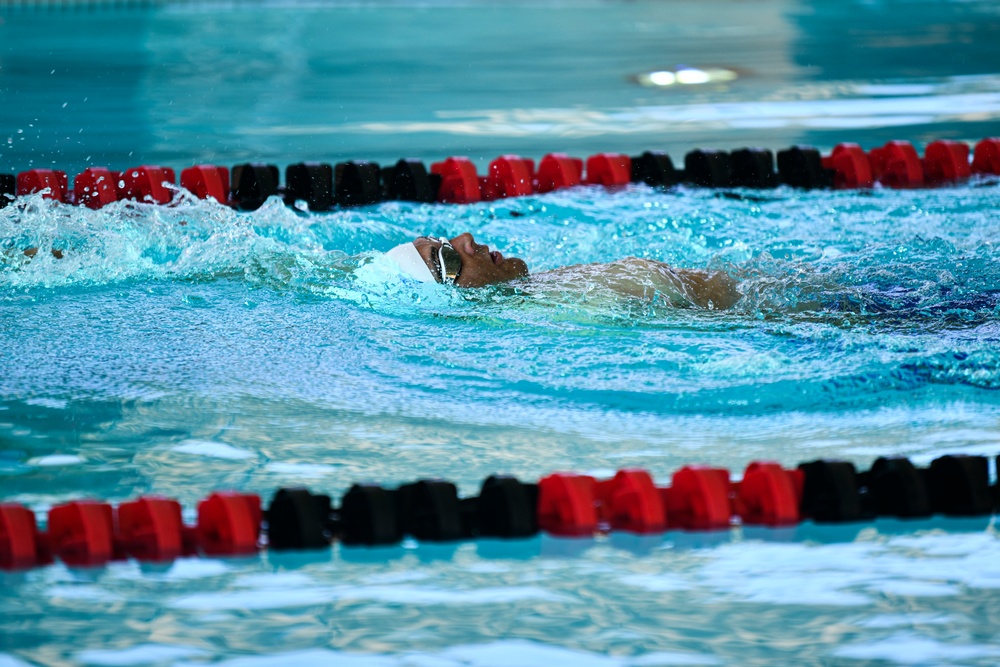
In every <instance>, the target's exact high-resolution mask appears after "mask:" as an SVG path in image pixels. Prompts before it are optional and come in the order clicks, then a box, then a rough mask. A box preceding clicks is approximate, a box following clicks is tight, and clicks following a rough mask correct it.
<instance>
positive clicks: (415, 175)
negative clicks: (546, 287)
mask: <svg viewBox="0 0 1000 667" xmlns="http://www.w3.org/2000/svg"><path fill="white" fill-rule="evenodd" d="M971 158H972V159H971V162H970V150H969V145H968V144H966V143H963V142H959V141H949V140H939V141H933V142H931V143H929V144H927V147H926V149H925V151H924V156H923V157H922V158H921V157H920V156H919V155H918V153H917V150H916V148H914V147H913V145H912V144H911V143H909V142H907V141H890V142H889V143H887V144H886V145H885V146H881V147H878V148H873V149H871V150H870V151H867V152H866V151H865V150H864V149H863V148H861V146H859V145H858V144H854V143H842V144H838V145H837V146H835V147H834V149H833V151H832V152H831V153H830V155H827V156H823V155H821V154H820V152H819V151H818V150H816V149H815V148H812V147H809V146H792V147H791V148H787V149H784V150H780V151H778V153H777V170H775V155H774V153H773V152H772V151H771V150H769V149H765V148H741V149H738V150H734V151H732V152H726V151H721V150H706V149H698V150H694V151H691V152H690V153H688V154H687V155H685V156H684V168H683V170H680V169H676V168H675V167H674V164H673V161H672V160H671V159H670V156H669V155H667V154H666V153H663V152H656V151H646V152H645V153H643V154H642V155H638V156H635V157H629V156H628V155H623V154H620V153H598V154H597V155H591V156H590V157H588V158H587V160H586V162H584V160H582V159H580V158H574V157H570V156H568V155H564V154H562V153H549V154H548V155H545V156H544V157H543V158H542V159H541V160H540V161H539V163H538V165H537V168H536V165H535V161H534V160H532V159H530V158H525V157H521V156H518V155H502V156H500V157H498V158H496V159H495V160H493V161H492V162H491V163H490V164H489V167H488V168H487V173H486V175H485V176H480V175H479V174H478V173H477V172H476V167H475V165H474V164H473V163H472V161H471V160H469V159H468V158H465V157H449V158H447V159H445V160H442V161H441V162H435V163H433V164H432V165H431V167H430V170H428V169H427V167H426V165H425V164H424V163H423V162H421V161H420V160H417V159H402V160H399V161H398V162H396V163H395V164H393V165H390V166H385V167H380V166H379V165H378V164H376V163H374V162H365V161H356V160H355V161H349V162H341V163H338V164H336V165H331V164H328V163H323V162H300V163H296V164H291V165H288V166H287V167H286V169H285V183H284V185H282V184H281V183H280V180H279V175H280V173H279V170H278V167H277V166H276V165H273V164H262V163H246V164H239V165H236V166H234V167H233V168H232V170H230V169H229V168H228V167H225V166H219V165H196V166H193V167H188V168H187V169H184V170H183V171H181V178H180V187H182V188H184V189H186V190H188V191H190V192H191V193H192V194H194V195H195V196H197V197H199V198H201V199H214V200H216V201H217V202H219V203H222V204H225V205H227V206H232V207H234V208H238V209H241V210H256V209H258V208H260V207H261V206H262V205H263V204H264V202H265V201H266V200H267V199H268V198H269V197H272V196H278V197H281V198H282V199H284V201H285V202H286V203H287V204H289V205H294V204H295V203H296V202H299V201H304V202H305V203H306V204H307V205H308V207H309V210H310V211H326V210H329V209H331V208H334V207H335V206H340V207H349V206H366V205H370V204H376V203H378V202H380V201H387V200H404V201H415V202H427V203H431V202H439V203H451V204H472V203H476V202H480V201H494V200H497V199H503V198H506V197H521V196H525V195H531V194H542V193H546V192H551V191H553V190H560V189H563V188H569V187H575V186H578V185H601V186H605V187H621V186H624V185H627V184H629V183H646V184H647V185H650V186H654V187H671V186H674V185H678V184H681V183H684V184H688V185H691V186H695V187H705V188H732V187H742V188H773V187H776V186H778V185H781V184H784V185H788V186H791V187H795V188H804V189H816V188H834V189H863V188H871V187H874V186H875V184H876V183H878V184H881V185H882V186H883V187H889V188H924V187H937V186H941V185H947V184H952V183H959V182H962V181H965V180H967V179H969V178H970V177H972V176H1000V138H987V139H983V140H982V141H980V142H979V143H977V144H976V146H975V150H974V152H973V153H972V156H971ZM176 189H177V176H176V173H175V172H174V170H173V169H171V168H169V167H161V166H156V165H142V166H138V167H130V168H128V169H126V170H124V171H121V172H119V171H114V170H111V169H108V168H106V167H88V168H87V169H84V170H83V171H82V172H80V173H79V174H77V175H76V177H75V178H74V179H73V185H72V188H71V187H70V183H69V178H68V176H67V174H66V172H64V171H58V170H54V169H31V170H28V171H23V172H21V173H19V174H17V175H16V176H15V175H14V174H0V208H2V207H4V206H6V205H8V204H10V203H11V202H12V201H15V200H16V198H17V197H22V196H25V195H30V194H35V193H39V192H41V193H43V196H44V197H45V198H48V199H54V200H56V201H59V202H63V203H67V204H76V205H80V206H87V207H88V208H91V209H99V208H101V207H103V206H106V205H108V204H110V203H112V202H116V201H121V200H137V201H142V202H147V203H153V204H161V205H162V204H169V203H170V202H171V201H173V198H174V195H175V192H176Z"/></svg>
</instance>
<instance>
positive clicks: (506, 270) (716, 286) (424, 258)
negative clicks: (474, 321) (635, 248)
mask: <svg viewBox="0 0 1000 667" xmlns="http://www.w3.org/2000/svg"><path fill="white" fill-rule="evenodd" d="M388 256H389V258H390V259H392V260H394V261H395V262H396V264H398V265H399V268H400V270H402V271H403V272H404V273H406V274H407V275H409V276H411V277H413V278H415V279H416V280H419V281H420V282H437V283H443V284H452V285H455V286H456V287H484V286H486V285H493V284H497V283H506V282H511V281H516V280H518V279H522V278H527V277H528V265H527V264H525V262H524V260H522V259H520V258H517V257H504V256H503V254H501V253H500V252H499V251H497V250H492V251H491V250H490V248H489V246H487V245H484V244H480V243H476V240H475V239H474V238H473V236H472V234H470V233H468V232H466V233H464V234H459V235H458V236H456V237H455V238H453V239H450V240H449V239H446V238H432V237H430V236H421V237H419V238H417V239H414V240H413V241H411V242H409V243H403V244H400V245H398V246H396V247H395V248H393V249H392V250H390V251H389V252H388ZM532 278H533V282H538V283H542V284H545V285H548V286H551V287H561V288H565V289H573V290H579V291H586V290H594V289H604V290H609V291H611V292H612V293H614V294H617V295H620V296H627V297H636V298H642V299H648V300H653V299H655V298H656V297H657V296H659V297H661V298H665V299H667V300H669V301H670V303H671V304H673V305H676V306H686V305H694V306H698V307H700V308H711V309H721V308H730V307H731V306H733V305H734V304H735V303H736V302H737V301H739V299H740V297H741V294H740V293H739V291H737V289H736V281H735V280H733V279H732V278H731V277H729V276H728V275H727V274H725V273H724V272H722V271H715V272H707V271H696V270H686V269H675V268H673V267H671V266H669V265H667V264H664V263H663V262H658V261H656V260H652V259H641V258H638V257H626V258H625V259H620V260H618V261H615V262H611V263H609V264H577V265H573V266H564V267H560V268H558V269H553V270H551V271H544V272H542V273H539V274H535V275H534V276H532Z"/></svg>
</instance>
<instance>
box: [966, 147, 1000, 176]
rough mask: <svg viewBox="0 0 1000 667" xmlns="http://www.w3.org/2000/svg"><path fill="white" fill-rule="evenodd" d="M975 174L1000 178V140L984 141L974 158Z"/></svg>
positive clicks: (973, 168)
mask: <svg viewBox="0 0 1000 667" xmlns="http://www.w3.org/2000/svg"><path fill="white" fill-rule="evenodd" d="M972 173H973V174H991V175H993V176H1000V139H998V138H991V139H983V140H982V141H980V142H979V143H978V144H976V151H975V153H974V154H973V157H972Z"/></svg>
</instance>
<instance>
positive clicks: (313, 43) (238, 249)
mask: <svg viewBox="0 0 1000 667" xmlns="http://www.w3.org/2000/svg"><path fill="white" fill-rule="evenodd" d="M859 17H860V18H859ZM0 18H2V23H0V99H2V100H3V102H4V103H3V104H0V120H2V123H0V127H3V128H5V131H6V128H11V129H10V130H9V132H10V141H8V142H7V143H6V145H4V143H3V142H2V141H0V171H19V170H22V169H26V168H28V167H31V166H58V167H61V168H65V169H66V170H67V171H69V172H71V174H72V173H74V170H79V169H82V168H84V167H85V166H87V165H103V164H107V165H109V166H112V167H119V168H120V167H126V166H130V165H133V164H140V163H156V162H158V163H164V164H167V165H169V166H173V167H175V168H178V169H179V168H182V167H184V166H187V165H189V164H193V163H195V162H199V161H206V160H210V161H216V162H219V163H222V164H230V165H231V164H235V163H237V162H239V161H243V160H246V159H265V160H271V161H274V162H276V163H277V164H279V165H281V166H284V165H285V164H288V163H291V162H295V161H299V160H302V159H323V160H328V161H335V160H338V159H344V158H373V159H378V160H380V161H382V162H389V161H394V160H395V159H397V158H399V157H401V156H404V155H406V156H410V155H413V156H419V157H422V158H424V159H427V160H431V159H436V158H439V157H442V156H445V155H448V154H467V155H470V156H471V157H473V158H474V159H476V160H477V161H478V162H479V163H480V165H484V164H485V162H486V161H488V160H489V159H491V158H492V157H495V156H496V155H499V154H501V153H506V152H511V151H518V152H522V153H524V154H526V155H529V156H532V157H536V158H537V157H540V155H541V154H542V153H545V152H548V151H551V150H566V151H568V152H571V153H575V154H578V155H582V156H586V155H587V154H589V153H593V152H597V151H600V150H615V151H623V152H626V153H633V154H634V153H636V152H638V151H640V150H646V149H650V148H659V149H666V150H668V151H671V153H672V155H673V157H674V160H675V162H677V163H678V164H679V163H680V160H681V158H682V156H683V153H684V152H685V151H686V150H689V149H691V148H694V147H696V146H698V145H712V146H717V147H721V148H736V147H739V146H742V145H747V144H762V145H766V146H769V147H771V148H775V149H777V148H782V147H784V146H786V145H789V144H791V143H795V142H813V143H815V144H817V145H819V146H821V147H823V148H826V149H828V148H829V147H830V146H831V145H833V144H834V143H837V142H838V141H842V140H852V141H857V142H860V143H862V144H863V145H864V146H865V147H866V148H868V147H872V146H875V145H880V144H881V143H882V142H884V141H886V140H888V139H891V138H904V139H910V140H913V141H914V142H916V143H918V144H921V142H925V141H927V140H929V139H933V138H940V137H944V138H954V139H959V140H968V141H974V140H977V139H979V138H981V137H983V136H989V135H996V134H998V129H1000V125H998V122H997V119H998V117H1000V55H998V54H997V52H996V49H995V47H994V46H993V45H994V44H995V43H996V38H997V36H998V34H1000V12H998V10H997V7H996V6H995V4H993V3H988V2H961V3H925V2H877V3H871V2H867V3H853V2H850V3H843V2H837V3H834V2H818V3H812V4H809V5H805V4H800V3H796V2H777V1H775V2H760V3H741V2H722V1H719V2H710V3H652V2H634V3H625V4H619V3H603V2H602V3H596V2H595V3H588V2H583V3H525V4H513V5H510V6H497V5H487V4H479V3H434V2H432V3H426V4H424V5H421V6H420V7H418V8H410V7H407V6H399V5H392V4H381V3H372V4H368V3H359V4H350V5H348V4H344V5H336V6H333V7H315V6H310V5H279V4H248V5H242V4H235V5H229V4H225V5H217V4H180V3H179V4H167V5H165V6H163V7H158V8H151V9H142V10H83V9H70V10H62V11H49V10H45V11H38V10H28V9H7V10H4V11H2V12H0ZM861 18H863V19H864V20H861ZM98 27H100V28H101V30H105V31H107V34H108V37H107V38H102V39H101V40H99V41H96V40H95V39H94V37H93V35H94V34H95V31H96V30H97V28H98ZM443 28H444V29H446V30H444V33H445V34H446V35H447V38H446V39H443V38H442V36H441V35H442V29H443ZM680 65H688V66H692V67H705V68H708V67H729V68H733V70H734V71H737V72H738V73H739V78H738V79H737V80H736V81H735V82H730V83H728V84H726V85H725V86H722V85H716V84H711V85H707V86H706V87H701V88H699V87H697V86H691V87H689V88H683V89H682V88H668V89H663V90H658V89H650V88H646V87H642V86H639V85H638V84H637V83H636V82H635V80H634V79H633V78H632V77H634V76H635V75H637V74H639V73H641V72H646V71H653V70H657V69H662V68H677V67H679V66H680ZM63 105H65V106H63ZM19 130H20V131H19ZM2 138H3V137H0V139H2ZM921 147H922V144H921ZM998 208H1000V184H998V183H997V182H996V180H995V179H994V180H990V179H977V180H974V181H971V182H969V183H966V184H961V185H956V186H951V187H946V188H940V189H933V190H921V191H891V190H884V189H875V190H873V191H869V192H844V191H841V192H820V191H815V192H802V191H794V190H791V189H787V188H778V189H776V190H772V191H764V192H752V191H747V190H735V191H728V192H724V193H723V192H718V191H711V190H697V189H688V188H677V189H674V190H669V191H661V190H654V189H651V188H647V187H645V186H631V187H627V188H624V189H621V190H615V191H608V190H604V189H597V188H577V189H572V190H566V191H559V192H555V193H550V194H546V195H537V196H531V197H524V198H517V199H506V200H500V201H497V202H491V203H483V204H475V205H469V206H439V205H423V204H410V203H403V202H392V203H384V204H381V205H378V206H371V207H364V208H358V209H350V210H338V211H334V212H331V213H323V214H317V213H309V212H308V211H304V210H299V209H294V208H289V207H286V206H284V205H283V204H281V203H280V202H278V201H277V200H274V201H271V202H268V203H267V204H266V205H265V206H264V207H263V208H262V209H260V210H258V211H255V212H252V213H242V212H235V211H233V210H231V209H227V208H224V207H221V206H218V205H215V204H210V203H206V202H201V201H198V200H194V199H193V198H191V197H189V196H186V195H183V194H182V195H180V196H179V198H178V200H177V201H176V203H175V205H174V206H172V207H151V206H146V205H136V204H126V203H118V204H114V205H112V206H110V207H107V208H105V209H102V210H101V211H90V210H87V209H77V208H71V207H66V206H62V205H58V204H54V203H52V202H49V201H46V200H43V199H41V198H38V197H37V196H36V197H29V198H26V199H23V200H21V201H19V202H18V204H17V205H14V206H8V207H7V208H5V209H0V257H2V258H3V260H2V261H3V264H2V268H0V336H2V343H3V344H2V346H0V500H4V501H15V502H21V503H24V504H26V505H28V506H30V507H32V508H33V509H36V510H37V511H39V512H42V513H44V511H45V510H46V509H47V508H48V507H50V506H52V505H54V504H56V503H59V502H63V501H66V500H71V499H77V498H81V497H99V498H105V499H108V500H110V501H113V502H118V501H121V500H124V499H127V498H133V497H136V496H138V495H140V494H150V493H155V494H162V495H165V496H169V497H174V498H177V499H179V500H180V501H181V502H182V503H183V504H184V506H185V508H186V511H187V512H188V518H189V519H190V518H193V515H192V510H193V508H194V507H195V505H196V503H197V502H198V500H200V499H201V498H203V497H204V496H206V495H207V494H208V493H209V492H211V491H212V490H216V489H224V488H231V489H240V490H245V491H249V492H255V493H260V494H262V495H263V496H264V498H265V502H267V501H268V500H269V498H270V495H271V494H272V493H273V491H274V490H275V489H277V488H278V487H280V486H287V485H303V484H304V485H307V486H309V487H310V488H312V489H313V490H315V491H322V492H326V493H330V494H332V495H334V496H335V497H339V495H340V494H342V493H343V492H344V491H345V490H346V489H347V488H348V487H349V486H350V484H351V483H353V482H355V481H360V480H373V481H377V482H381V483H384V484H386V485H395V484H399V483H403V482H408V481H412V480H414V479H417V478H421V477H442V478H446V479H450V480H452V481H454V482H455V483H457V484H458V485H459V488H460V491H461V493H462V494H465V495H472V494H475V493H477V492H478V487H479V484H480V483H481V481H482V480H483V479H484V478H485V477H487V476H488V475H490V474H493V473H496V472H504V473H510V474H514V475H518V476H519V477H521V478H522V479H526V480H534V479H537V478H538V477H540V476H541V475H544V474H546V473H548V472H551V471H555V470H573V471H579V472H586V473H590V474H594V475H598V476H608V475H611V474H613V472H614V471H615V470H617V469H619V468H623V467H642V468H645V469H648V470H649V471H650V472H651V473H652V474H653V475H654V477H655V478H656V479H657V480H658V482H660V483H661V484H666V483H667V482H668V481H669V478H670V475H671V473H672V472H673V471H674V470H676V469H677V468H679V467H680V466H682V465H684V464H688V463H709V464H713V465H719V466H725V467H728V468H730V469H731V470H732V471H733V473H734V475H738V474H739V473H740V472H741V471H742V470H743V468H744V467H745V466H746V464H747V463H749V462H750V461H753V460H757V459H770V460H777V461H780V462H781V463H783V464H785V465H788V466H794V465H796V464H797V463H799V462H802V461H807V460H813V459H816V458H821V457H835V458H845V459H847V460H851V461H853V462H855V463H856V464H857V465H858V466H859V467H860V468H866V467H867V466H868V465H869V464H870V463H871V461H873V460H874V459H875V458H876V457H878V456H883V455H906V456H909V457H911V459H912V460H913V461H914V462H916V463H919V464H926V463H928V462H929V461H930V460H931V459H933V458H935V457H937V456H940V455H942V454H947V453H970V454H985V455H989V456H993V455H995V454H998V453H1000V437H998V429H997V426H998V419H1000V394H998V393H997V391H996V389H997V387H998V386H1000V347H998V341H1000V327H998V321H1000V320H998V314H1000V312H998V308H1000V268H998V266H997V262H996V247H995V246H996V242H997V238H998V234H1000V219H998V216H997V210H998ZM464 231H471V232H473V233H474V234H475V236H476V238H477V239H478V240H480V241H483V242H486V243H489V244H490V245H491V247H495V248H498V249H500V250H502V251H503V252H504V253H505V254H506V255H515V256H521V257H523V258H524V259H525V260H526V261H527V262H528V265H529V266H530V267H531V269H532V271H533V272H534V273H536V274H541V273H542V272H544V271H546V270H549V269H553V268H556V267H560V266H564V265H568V264H576V263H588V262H610V261H614V260H616V259H619V258H622V257H625V256H638V257H647V258H651V259H657V260H661V261H665V262H668V263H670V264H672V265H676V266H680V267H686V268H697V269H717V270H723V271H725V272H727V273H728V274H729V275H731V276H732V277H734V278H735V279H737V280H738V281H739V282H740V288H739V289H740V291H741V292H742V294H743V295H744V296H743V298H742V299H741V301H740V302H739V303H738V304H737V305H736V306H735V307H734V308H732V309H730V310H726V311H706V310H699V309H691V308H680V309H678V308H670V307H667V306H666V305H664V304H663V303H659V302H656V301H654V302H647V301H644V300H640V299H614V298H609V297H608V295H606V294H602V293H600V292H599V291H590V292H583V293H581V292H558V291H552V290H550V289H546V288H545V287H544V285H542V284H541V283H540V282H539V281H538V279H536V280H535V282H531V281H528V282H524V283H520V284H517V285H515V286H513V287H500V288H487V289H482V290H473V291H455V290H445V289H438V288H434V287H429V286H428V287H426V288H413V287H412V286H406V285H401V284H399V283H398V282H395V281H392V280H386V281H373V280H370V279H366V277H365V276H366V274H365V271H364V270H363V269H362V270H360V271H359V270H358V269H359V267H363V266H366V265H367V264H368V263H369V262H371V261H373V260H374V258H376V257H377V253H378V252H381V251H385V250H387V249H388V248H390V247H392V246H393V245H395V244H397V243H400V242H403V241H404V240H407V239H410V238H412V237H414V236H416V235H420V234H426V233H430V234H435V235H449V236H453V235H456V234H458V233H461V232H464ZM30 246H36V247H39V248H40V249H41V252H39V254H38V255H37V256H36V257H34V258H33V259H31V260H30V261H28V260H26V259H23V258H21V257H20V256H19V255H18V254H17V253H11V252H8V251H11V250H13V249H19V248H24V247H30ZM50 249H58V250H60V251H62V253H63V255H64V257H63V259H59V260H57V259H55V258H54V257H52V255H51V254H50V253H48V252H47V251H48V250H50ZM998 555H1000V543H998V539H997V531H996V526H995V525H994V523H993V520H992V519H991V518H982V519H974V520H972V519H970V520H957V519H943V518H935V519H932V520H926V521H893V520H880V521H877V522H874V523H866V524H856V525H854V524H852V525H843V526H821V525H820V526H818V525H814V524H811V523H806V524H803V525H801V526H798V527H795V528H791V529H780V530H777V529H753V528H742V529H733V530H731V531H722V532H719V533H693V534H691V533H681V532H677V531H672V532H669V533H667V534H665V535H657V536H652V537H637V536H631V535H626V534H619V533H612V534H610V535H607V536H600V537H597V538H594V539H587V540H566V539H555V538H551V537H546V536H541V537H538V538H534V539H530V540H520V541H513V542H504V541H478V542H474V543H473V542H467V543H457V544H444V545H435V544H426V543H417V542H413V541H407V542H405V543H404V544H402V545H400V546H398V547H393V548H384V549H358V548H353V549H352V548H345V547H341V546H339V545H335V546H334V547H333V549H332V550H329V551H321V552H313V553H293V554H274V553H265V554H263V555H261V556H260V557H254V558H247V559H226V558H223V559H208V558H201V559H182V560H179V561H177V562H174V563H172V564H169V565H146V564H143V565H140V564H138V563H135V562H125V563H116V564H113V565H111V566H109V567H107V568H103V569H99V570H79V569H69V568H66V567H65V566H63V565H55V566H51V567H47V568H42V569H36V570H31V571H28V572H21V573H0V667H24V666H25V665H178V666H180V665H184V666H186V665H199V664H207V663H221V664H223V665H226V666H227V667H250V666H252V667H257V666H260V667H271V666H272V665H274V666H277V665H285V664H295V665H327V664H345V665H360V666H364V667H370V666H380V667H381V666H382V665H401V666H403V665H405V666H411V665H413V666H416V665H421V666H424V665H435V666H437V665H447V666H449V667H451V666H453V665H454V666H460V665H461V666H466V665H475V666H483V667H486V666H496V665H543V664H545V665H548V664H575V665H595V666H601V667H603V666H616V667H617V666H624V665H629V666H633V665H635V666H639V665H644V666H648V665H776V664H789V665H793V664H794V665H814V664H815V665H859V664H929V665H942V664H947V665H994V664H997V662H998V661H1000V641H998V637H997V633H996V630H995V628H996V624H997V621H998V619H1000V602H998V600H1000V598H998V595H997V589H998V588H1000V565H998V563H1000V559H998Z"/></svg>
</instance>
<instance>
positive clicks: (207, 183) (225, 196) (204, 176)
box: [181, 164, 229, 204]
mask: <svg viewBox="0 0 1000 667" xmlns="http://www.w3.org/2000/svg"><path fill="white" fill-rule="evenodd" d="M181 187H182V188H184V189H185V190H187V191H189V192H190V193H191V194H193V195H194V196H195V197H198V198H199V199H208V198H212V199H214V200H215V201H217V202H219V203H220V204H228V203H229V168H228V167H220V166H218V165H213V164H199V165H195V166H194V167H188V168H187V169H185V170H183V171H181Z"/></svg>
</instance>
